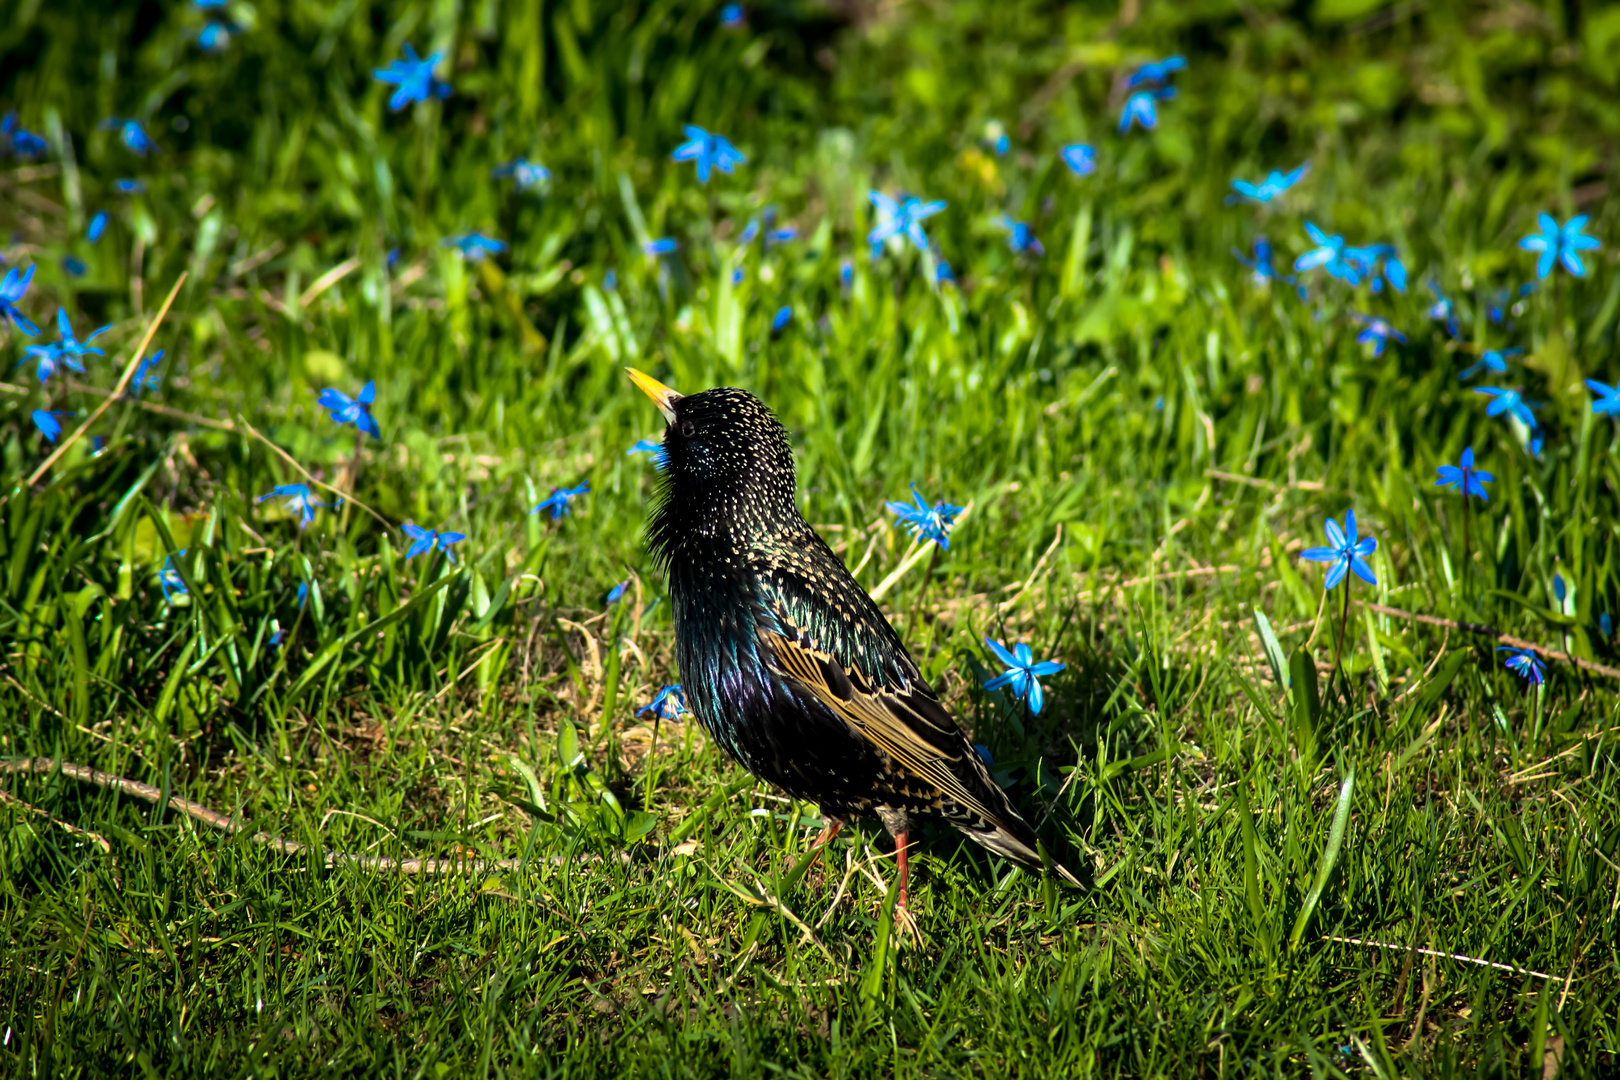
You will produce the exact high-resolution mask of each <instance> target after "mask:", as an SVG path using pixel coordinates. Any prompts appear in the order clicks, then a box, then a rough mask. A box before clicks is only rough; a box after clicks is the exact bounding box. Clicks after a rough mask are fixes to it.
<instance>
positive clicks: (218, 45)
mask: <svg viewBox="0 0 1620 1080" xmlns="http://www.w3.org/2000/svg"><path fill="white" fill-rule="evenodd" d="M234 30H235V27H233V26H232V25H231V24H229V23H222V22H210V23H209V24H208V25H207V26H204V27H203V28H202V29H201V30H199V31H198V32H197V44H198V46H199V47H201V49H202V51H203V52H211V53H217V52H224V51H225V46H227V45H229V44H230V43H231V34H232V33H233V32H234Z"/></svg>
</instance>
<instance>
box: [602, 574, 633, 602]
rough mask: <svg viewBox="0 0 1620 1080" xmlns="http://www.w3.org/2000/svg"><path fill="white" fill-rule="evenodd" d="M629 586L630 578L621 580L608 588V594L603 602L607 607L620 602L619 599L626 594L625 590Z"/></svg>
mask: <svg viewBox="0 0 1620 1080" xmlns="http://www.w3.org/2000/svg"><path fill="white" fill-rule="evenodd" d="M629 587H630V579H629V578H625V579H624V580H623V581H621V582H619V583H618V584H617V585H615V586H613V588H611V589H609V590H608V594H607V596H606V597H604V598H603V601H602V602H603V604H604V605H606V606H607V607H612V606H613V605H614V604H616V603H618V602H619V599H620V598H621V597H622V596H624V591H625V590H626V589H628V588H629Z"/></svg>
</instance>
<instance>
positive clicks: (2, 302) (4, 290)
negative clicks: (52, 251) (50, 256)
mask: <svg viewBox="0 0 1620 1080" xmlns="http://www.w3.org/2000/svg"><path fill="white" fill-rule="evenodd" d="M33 280H34V264H32V263H30V264H29V266H28V269H27V270H25V271H23V272H21V273H19V272H18V270H17V268H16V267H15V266H13V267H12V268H11V269H10V270H7V271H6V276H5V277H4V278H0V323H10V324H11V325H12V326H14V327H16V328H17V329H18V330H19V331H21V332H22V333H24V334H27V335H28V336H29V337H38V336H39V327H37V326H35V325H34V324H33V323H31V322H29V321H28V316H26V315H24V314H23V313H22V312H21V311H18V310H17V301H19V300H21V299H22V298H23V294H24V293H26V292H27V291H28V286H29V285H30V284H32V283H33Z"/></svg>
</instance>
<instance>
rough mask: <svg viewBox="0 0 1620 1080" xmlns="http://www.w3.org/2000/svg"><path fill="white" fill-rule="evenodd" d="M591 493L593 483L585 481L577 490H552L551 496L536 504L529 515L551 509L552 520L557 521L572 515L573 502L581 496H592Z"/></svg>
mask: <svg viewBox="0 0 1620 1080" xmlns="http://www.w3.org/2000/svg"><path fill="white" fill-rule="evenodd" d="M590 491H591V482H590V481H589V480H587V481H585V482H584V483H583V484H581V485H579V487H576V488H552V489H551V494H550V495H547V496H546V497H545V498H544V499H541V500H540V501H539V502H537V503H535V504H534V506H533V507H531V508H530V510H529V513H531V514H538V513H539V512H540V511H542V510H544V509H546V508H547V507H549V508H550V509H551V520H552V521H556V520H557V519H558V518H560V517H562V516H563V515H565V514H569V513H572V512H573V507H572V505H571V504H572V503H573V501H574V500H575V499H577V498H579V497H580V496H581V495H588V494H590Z"/></svg>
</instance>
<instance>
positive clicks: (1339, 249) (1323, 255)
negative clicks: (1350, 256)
mask: <svg viewBox="0 0 1620 1080" xmlns="http://www.w3.org/2000/svg"><path fill="white" fill-rule="evenodd" d="M1305 231H1306V232H1307V233H1308V234H1310V238H1311V241H1312V242H1313V243H1314V244H1315V245H1316V247H1314V248H1312V249H1311V250H1310V251H1307V252H1306V253H1305V254H1303V255H1301V256H1300V257H1299V258H1297V259H1295V260H1294V269H1295V270H1300V271H1305V270H1315V269H1316V268H1317V267H1319V266H1326V267H1334V266H1338V265H1340V264H1341V263H1343V261H1344V237H1342V236H1338V235H1334V236H1329V235H1328V234H1327V233H1325V232H1323V231H1322V230H1321V229H1319V228H1317V227H1316V223H1315V222H1312V221H1307V222H1306V223H1305ZM1329 273H1332V271H1331V270H1329ZM1351 284H1354V282H1352V283H1351Z"/></svg>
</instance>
